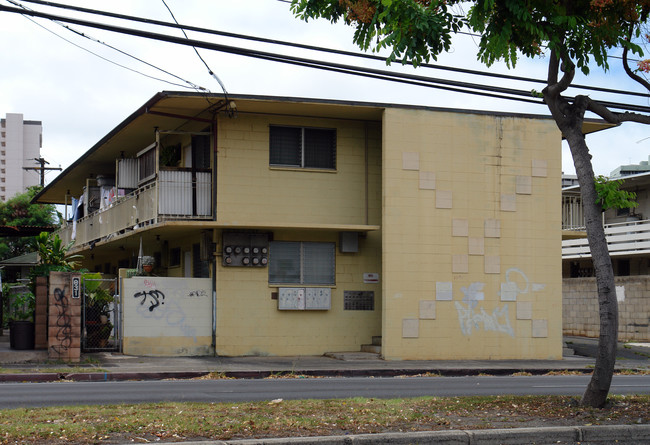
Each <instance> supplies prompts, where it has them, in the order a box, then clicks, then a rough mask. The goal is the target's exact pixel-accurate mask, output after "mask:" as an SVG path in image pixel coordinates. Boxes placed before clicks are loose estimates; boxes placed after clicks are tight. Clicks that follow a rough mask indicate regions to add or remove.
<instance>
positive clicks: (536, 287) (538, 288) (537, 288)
mask: <svg viewBox="0 0 650 445" xmlns="http://www.w3.org/2000/svg"><path fill="white" fill-rule="evenodd" d="M545 287H546V285H545V284H542V283H533V285H532V289H533V292H541V291H543V290H544V288H545Z"/></svg>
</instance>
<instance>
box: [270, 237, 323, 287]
mask: <svg viewBox="0 0 650 445" xmlns="http://www.w3.org/2000/svg"><path fill="white" fill-rule="evenodd" d="M269 283H271V284H312V285H328V284H336V249H335V245H334V243H307V242H290V241H273V242H271V243H270V255H269Z"/></svg>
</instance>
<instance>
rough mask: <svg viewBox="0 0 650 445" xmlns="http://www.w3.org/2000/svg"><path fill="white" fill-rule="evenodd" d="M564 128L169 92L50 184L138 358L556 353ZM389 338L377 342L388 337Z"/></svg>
mask: <svg viewBox="0 0 650 445" xmlns="http://www.w3.org/2000/svg"><path fill="white" fill-rule="evenodd" d="M560 142H561V135H560V133H559V132H558V130H557V128H556V126H555V123H554V122H553V121H552V120H551V119H549V118H547V117H542V116H531V115H516V114H504V113H494V112H482V111H463V110H450V109H436V108H427V107H418V106H403V105H391V104H376V103H358V102H344V101H333V100H319V99H297V98H284V97H260V96H232V97H229V98H227V99H224V97H223V96H221V95H212V94H210V95H206V94H199V93H177V92H162V93H159V94H157V95H155V96H154V97H153V98H152V99H151V100H149V101H148V102H147V103H146V104H145V105H143V106H142V107H141V108H140V109H138V110H137V111H136V112H135V113H133V114H132V115H131V116H129V117H128V118H127V119H126V120H125V121H124V122H122V123H121V124H119V125H118V126H117V127H116V128H115V129H114V130H112V131H111V132H110V133H109V134H107V135H106V136H105V137H104V138H102V139H101V140H100V141H99V142H98V143H97V144H96V145H95V146H93V147H92V148H90V149H89V150H88V151H87V152H86V153H85V154H84V155H83V156H81V157H80V158H79V159H78V160H77V161H76V162H75V163H74V164H73V165H71V166H70V167H69V168H67V169H66V170H65V171H64V172H63V173H62V174H61V175H60V176H59V177H57V178H56V179H55V180H54V181H53V182H52V183H51V184H49V185H48V186H47V187H46V188H45V189H44V190H43V191H42V192H41V193H40V194H39V195H38V197H37V198H36V200H37V201H38V202H43V203H56V204H64V203H65V204H67V205H68V208H72V206H70V204H71V203H72V202H73V198H74V203H75V205H74V210H69V211H68V212H67V213H68V215H67V218H68V219H69V220H70V221H69V222H68V224H67V226H66V227H65V228H64V229H62V230H61V232H60V235H61V236H62V237H63V238H64V240H65V241H66V242H67V241H70V240H74V241H75V244H74V247H73V249H72V250H71V253H81V254H83V255H84V266H85V267H87V268H89V269H90V270H92V271H101V272H104V273H108V274H117V273H118V271H120V270H121V269H126V268H133V267H135V265H136V262H137V260H138V256H139V255H140V245H142V250H143V254H144V255H146V256H152V257H153V258H154V259H155V265H154V270H153V273H152V274H151V275H147V276H135V277H130V278H129V277H127V275H126V274H125V273H124V271H122V274H121V276H122V277H123V278H122V279H121V281H120V283H121V284H120V291H119V293H120V295H121V315H120V319H121V320H120V321H121V322H122V323H121V325H122V329H121V334H122V338H121V342H122V346H123V351H124V352H125V353H127V354H152V355H198V354H218V355H253V354H259V355H267V354H268V355H316V354H323V353H325V352H328V351H329V352H332V351H354V350H356V351H358V350H359V348H360V347H361V346H362V345H363V344H368V343H371V342H372V340H373V337H375V338H379V337H381V354H382V356H383V357H384V358H386V359H509V358H520V359H557V358H560V357H561V355H562V321H561V319H562V318H561V316H562V314H561V308H562V305H561V298H562V289H561V285H562V282H561V261H560V258H561V212H560V209H559V207H558V206H557V197H558V196H559V195H560V175H561V167H560V164H561V163H560ZM375 341H376V340H375Z"/></svg>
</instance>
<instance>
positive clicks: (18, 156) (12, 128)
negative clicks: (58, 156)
mask: <svg viewBox="0 0 650 445" xmlns="http://www.w3.org/2000/svg"><path fill="white" fill-rule="evenodd" d="M42 145H43V124H42V123H41V121H26V120H23V115H22V114H20V113H7V115H6V118H4V119H0V201H7V200H8V199H11V198H12V197H13V196H14V195H16V194H17V193H23V192H24V191H25V190H27V187H30V186H32V185H38V184H39V183H40V175H39V172H38V171H37V170H25V167H30V168H34V167H39V166H40V165H39V164H38V162H37V159H39V158H40V157H41V147H42Z"/></svg>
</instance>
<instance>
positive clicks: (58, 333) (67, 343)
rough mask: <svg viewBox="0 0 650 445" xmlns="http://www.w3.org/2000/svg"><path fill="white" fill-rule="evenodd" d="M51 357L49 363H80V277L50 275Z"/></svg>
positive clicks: (49, 322) (60, 274) (53, 273)
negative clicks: (56, 361)
mask: <svg viewBox="0 0 650 445" xmlns="http://www.w3.org/2000/svg"><path fill="white" fill-rule="evenodd" d="M49 300H50V304H49V314H50V315H49V317H48V318H49V320H48V326H49V328H48V348H47V349H48V353H49V358H50V360H63V361H68V362H79V361H80V359H81V274H80V273H70V272H52V273H50V292H49Z"/></svg>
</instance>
